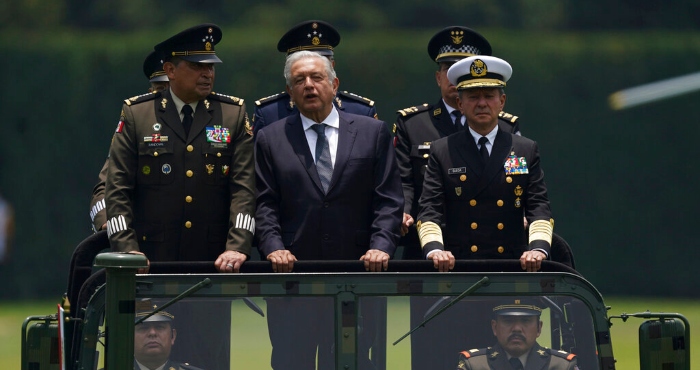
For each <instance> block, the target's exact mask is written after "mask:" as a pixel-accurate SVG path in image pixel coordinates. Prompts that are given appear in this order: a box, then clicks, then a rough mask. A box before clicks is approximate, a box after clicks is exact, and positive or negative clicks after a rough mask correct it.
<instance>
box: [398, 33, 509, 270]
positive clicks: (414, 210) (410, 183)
mask: <svg viewBox="0 0 700 370" xmlns="http://www.w3.org/2000/svg"><path fill="white" fill-rule="evenodd" d="M428 55H429V56H430V59H431V60H433V61H435V62H436V63H437V66H438V70H437V71H436V72H435V81H436V83H437V85H438V87H439V88H440V94H441V99H440V100H438V101H437V103H435V104H432V105H430V104H422V105H419V106H414V107H410V108H405V109H401V110H399V111H398V117H397V118H396V123H395V124H394V132H395V135H396V136H395V141H394V143H395V145H396V157H397V160H398V163H399V168H400V170H401V182H402V184H403V191H404V197H405V199H406V203H405V205H404V220H403V225H402V232H403V234H405V235H404V237H403V238H402V239H401V245H403V246H404V250H403V257H402V258H403V259H422V258H423V253H422V252H421V248H420V243H419V242H418V233H417V232H416V229H415V228H413V227H411V226H412V225H413V223H414V220H415V219H416V217H417V216H418V200H419V199H420V195H421V192H422V190H423V175H424V174H425V168H426V165H427V164H428V155H429V153H430V145H431V143H432V142H433V141H435V140H437V139H439V138H441V137H445V136H448V135H450V134H453V133H455V132H458V131H461V130H463V129H464V125H465V122H466V119H465V117H464V116H462V114H461V112H460V111H459V109H457V108H458V107H457V88H455V86H454V85H453V84H452V83H450V81H449V80H448V79H447V70H448V69H449V68H450V66H452V64H454V63H455V62H456V61H458V60H462V59H464V58H467V57H470V56H473V55H491V45H490V44H489V42H488V41H487V40H486V38H484V36H482V35H481V34H479V33H478V32H476V31H474V30H472V29H469V28H467V27H461V26H451V27H447V28H444V29H442V30H441V31H439V32H438V33H436V34H435V35H434V36H433V37H432V38H431V39H430V41H429V42H428ZM517 119H518V117H517V116H513V115H511V114H509V113H505V112H500V113H499V120H498V125H499V127H500V128H501V129H502V130H504V131H506V132H511V133H516V134H519V133H520V128H519V125H518V122H517Z"/></svg>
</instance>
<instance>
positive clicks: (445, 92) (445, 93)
mask: <svg viewBox="0 0 700 370" xmlns="http://www.w3.org/2000/svg"><path fill="white" fill-rule="evenodd" d="M453 64H454V63H452V62H443V63H440V66H439V68H440V69H438V71H437V72H435V81H437V84H438V86H439V87H440V94H441V95H442V98H443V99H445V102H447V104H449V105H450V106H451V107H452V108H457V96H458V94H457V88H456V87H455V85H453V84H451V83H450V80H448V79H447V70H448V69H450V67H451V66H452V65H453Z"/></svg>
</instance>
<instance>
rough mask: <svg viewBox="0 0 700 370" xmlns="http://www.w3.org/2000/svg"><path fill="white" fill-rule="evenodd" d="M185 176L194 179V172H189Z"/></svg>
mask: <svg viewBox="0 0 700 370" xmlns="http://www.w3.org/2000/svg"><path fill="white" fill-rule="evenodd" d="M185 175H187V177H192V176H194V172H192V170H187V172H185Z"/></svg>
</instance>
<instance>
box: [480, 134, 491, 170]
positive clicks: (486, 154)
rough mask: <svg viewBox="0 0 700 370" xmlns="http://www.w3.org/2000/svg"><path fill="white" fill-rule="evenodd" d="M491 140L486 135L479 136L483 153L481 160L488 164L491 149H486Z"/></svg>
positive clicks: (481, 152)
mask: <svg viewBox="0 0 700 370" xmlns="http://www.w3.org/2000/svg"><path fill="white" fill-rule="evenodd" d="M488 142H489V139H488V138H487V137H486V136H482V137H480V138H479V145H480V148H479V154H481V161H482V162H483V164H486V162H488V161H489V150H488V149H486V143H488Z"/></svg>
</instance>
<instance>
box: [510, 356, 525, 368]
mask: <svg viewBox="0 0 700 370" xmlns="http://www.w3.org/2000/svg"><path fill="white" fill-rule="evenodd" d="M508 362H510V366H512V367H513V369H515V370H523V363H522V362H520V360H519V359H518V358H517V357H511V359H510V360H508Z"/></svg>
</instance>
